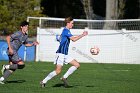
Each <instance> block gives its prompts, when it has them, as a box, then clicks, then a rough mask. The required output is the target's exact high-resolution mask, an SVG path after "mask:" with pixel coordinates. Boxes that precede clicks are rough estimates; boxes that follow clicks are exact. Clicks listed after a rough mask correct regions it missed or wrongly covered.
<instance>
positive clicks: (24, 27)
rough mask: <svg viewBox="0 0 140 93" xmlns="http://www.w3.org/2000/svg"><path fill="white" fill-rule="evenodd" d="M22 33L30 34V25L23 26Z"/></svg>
mask: <svg viewBox="0 0 140 93" xmlns="http://www.w3.org/2000/svg"><path fill="white" fill-rule="evenodd" d="M21 31H22V32H23V33H27V32H28V25H25V26H21Z"/></svg>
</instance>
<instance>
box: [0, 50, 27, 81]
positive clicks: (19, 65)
mask: <svg viewBox="0 0 140 93" xmlns="http://www.w3.org/2000/svg"><path fill="white" fill-rule="evenodd" d="M9 60H10V62H9V65H4V72H3V76H2V77H1V78H0V79H1V81H4V80H6V79H7V78H8V77H9V76H10V75H11V74H12V73H13V72H14V71H15V70H16V69H23V68H24V67H25V64H24V62H23V61H22V60H21V58H19V56H18V55H17V54H16V53H15V54H14V55H12V56H11V55H9Z"/></svg>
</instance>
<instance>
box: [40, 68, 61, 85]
mask: <svg viewBox="0 0 140 93" xmlns="http://www.w3.org/2000/svg"><path fill="white" fill-rule="evenodd" d="M61 69H62V66H61V65H56V69H55V70H54V71H52V72H50V73H49V74H48V75H47V76H46V77H45V78H44V79H43V81H41V83H42V84H43V85H42V87H45V84H46V83H47V82H48V81H49V80H50V79H52V78H53V77H55V76H56V75H58V74H59V73H60V72H61Z"/></svg>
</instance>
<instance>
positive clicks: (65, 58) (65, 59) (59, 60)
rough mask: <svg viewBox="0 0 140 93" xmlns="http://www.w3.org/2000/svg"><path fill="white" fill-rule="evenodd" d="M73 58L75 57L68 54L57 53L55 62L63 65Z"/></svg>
mask: <svg viewBox="0 0 140 93" xmlns="http://www.w3.org/2000/svg"><path fill="white" fill-rule="evenodd" d="M72 60H73V58H72V57H70V56H68V55H64V54H61V53H56V56H55V60H54V64H57V65H58V64H59V65H61V66H63V64H68V63H70V62H71V61H72Z"/></svg>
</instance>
